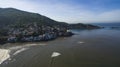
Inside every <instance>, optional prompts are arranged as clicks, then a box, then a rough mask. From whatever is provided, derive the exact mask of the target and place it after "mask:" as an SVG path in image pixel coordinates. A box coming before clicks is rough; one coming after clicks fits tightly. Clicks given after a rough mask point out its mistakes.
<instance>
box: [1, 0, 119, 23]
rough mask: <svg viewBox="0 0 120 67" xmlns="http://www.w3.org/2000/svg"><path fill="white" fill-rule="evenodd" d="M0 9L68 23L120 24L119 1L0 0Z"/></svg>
mask: <svg viewBox="0 0 120 67" xmlns="http://www.w3.org/2000/svg"><path fill="white" fill-rule="evenodd" d="M0 7H1V8H6V7H13V8H17V9H21V10H24V11H29V12H35V13H39V14H42V15H45V16H47V17H50V18H52V19H54V20H57V21H63V22H68V23H78V22H82V23H90V22H120V0H0Z"/></svg>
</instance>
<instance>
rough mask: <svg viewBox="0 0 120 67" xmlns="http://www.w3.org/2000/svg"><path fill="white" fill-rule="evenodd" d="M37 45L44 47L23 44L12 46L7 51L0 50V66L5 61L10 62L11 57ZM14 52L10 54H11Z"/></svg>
mask: <svg viewBox="0 0 120 67" xmlns="http://www.w3.org/2000/svg"><path fill="white" fill-rule="evenodd" d="M37 45H46V44H25V45H19V46H12V47H9V48H7V49H0V64H2V63H3V62H4V61H6V60H9V59H10V60H11V58H10V57H11V55H14V56H15V55H17V54H19V53H21V52H23V51H25V50H27V49H29V47H31V46H37ZM12 51H14V52H13V53H12V54H11V52H12Z"/></svg>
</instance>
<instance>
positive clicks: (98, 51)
mask: <svg viewBox="0 0 120 67" xmlns="http://www.w3.org/2000/svg"><path fill="white" fill-rule="evenodd" d="M95 25H99V26H103V27H107V29H106V28H102V29H94V30H79V29H77V30H72V31H73V32H74V33H75V35H73V36H71V37H60V38H58V39H56V40H53V41H47V42H37V43H36V42H32V43H9V44H5V45H2V46H0V49H1V51H0V52H1V53H0V54H1V56H2V57H1V56H0V59H3V60H4V61H2V62H1V64H0V67H120V64H119V63H120V36H119V34H120V29H117V28H111V27H120V24H119V23H117V24H116V23H112V24H111V23H110V24H109V23H105V24H100V23H99V24H98V23H97V24H95ZM108 28H109V29H108ZM2 49H3V50H2ZM6 50H7V51H6ZM8 50H9V51H10V52H8ZM4 52H6V53H5V54H4ZM55 52H57V53H58V54H59V56H57V54H56V56H55V57H52V54H53V53H55ZM5 56H7V58H6V57H5ZM8 56H9V58H8Z"/></svg>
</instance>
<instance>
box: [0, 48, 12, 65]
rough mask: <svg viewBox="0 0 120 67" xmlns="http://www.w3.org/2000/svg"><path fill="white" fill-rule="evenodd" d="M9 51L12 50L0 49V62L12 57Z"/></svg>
mask: <svg viewBox="0 0 120 67" xmlns="http://www.w3.org/2000/svg"><path fill="white" fill-rule="evenodd" d="M9 52H10V50H7V49H0V64H2V63H3V62H4V61H5V60H7V59H9V58H10V55H9Z"/></svg>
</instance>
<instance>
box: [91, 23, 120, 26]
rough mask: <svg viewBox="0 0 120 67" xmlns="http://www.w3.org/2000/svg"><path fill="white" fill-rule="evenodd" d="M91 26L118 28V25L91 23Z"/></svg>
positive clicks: (119, 24)
mask: <svg viewBox="0 0 120 67" xmlns="http://www.w3.org/2000/svg"><path fill="white" fill-rule="evenodd" d="M92 24H93V25H98V26H102V27H120V23H92Z"/></svg>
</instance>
